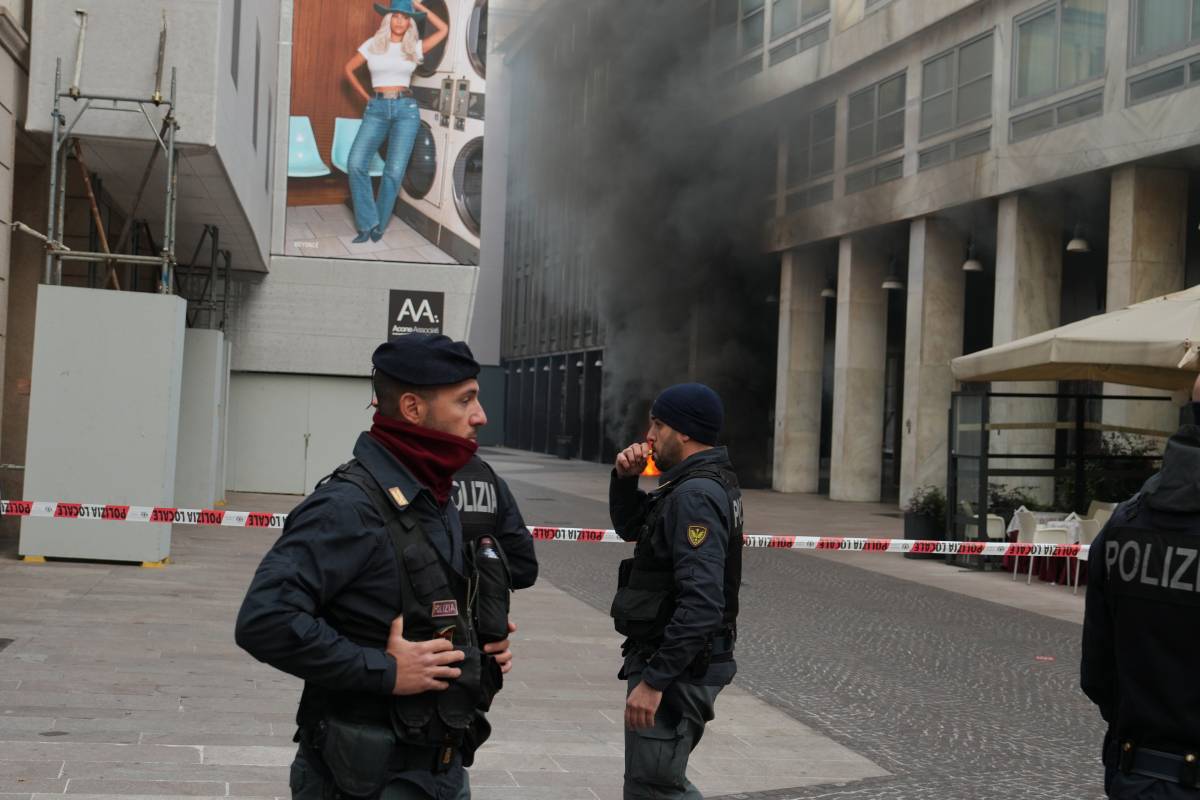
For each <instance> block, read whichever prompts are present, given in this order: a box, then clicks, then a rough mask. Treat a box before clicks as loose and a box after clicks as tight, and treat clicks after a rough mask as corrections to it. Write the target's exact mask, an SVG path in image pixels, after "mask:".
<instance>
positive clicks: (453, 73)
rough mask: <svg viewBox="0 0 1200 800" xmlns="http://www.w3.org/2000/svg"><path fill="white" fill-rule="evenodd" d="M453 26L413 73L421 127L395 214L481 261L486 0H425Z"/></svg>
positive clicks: (464, 259) (452, 252)
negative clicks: (430, 0)
mask: <svg viewBox="0 0 1200 800" xmlns="http://www.w3.org/2000/svg"><path fill="white" fill-rule="evenodd" d="M426 5H427V6H428V7H429V8H430V9H431V10H433V11H435V12H436V13H438V14H439V16H440V15H442V14H443V12H444V13H445V16H443V19H446V20H447V22H448V23H449V25H450V32H449V34H448V35H447V37H446V40H445V41H444V42H443V43H442V45H440V46H439V47H438V48H436V49H435V50H433V51H431V52H430V53H428V54H426V57H425V63H424V64H422V65H421V67H420V68H419V69H418V71H417V74H415V75H414V76H413V81H412V88H413V94H414V96H415V97H416V99H417V103H418V104H419V105H420V107H421V128H420V130H419V131H418V133H417V141H416V144H415V145H414V147H413V155H412V160H411V161H410V162H409V167H408V171H407V173H406V174H405V177H404V184H403V188H402V191H401V194H400V202H399V203H397V205H396V215H397V216H399V217H400V218H401V219H403V220H404V221H405V222H407V223H408V224H409V225H411V226H412V227H413V228H414V229H416V230H417V232H419V233H420V234H421V235H422V236H424V237H425V238H426V239H428V240H429V241H430V242H431V243H432V244H434V245H436V246H437V247H438V248H439V249H440V250H442V251H443V252H444V253H446V255H447V256H449V257H450V258H452V259H454V260H455V261H457V262H459V263H469V264H476V263H478V262H479V229H480V220H481V215H480V212H481V208H480V206H481V201H482V189H483V128H484V101H485V97H486V71H487V58H486V56H487V14H488V0H436V2H435V3H427V4H426Z"/></svg>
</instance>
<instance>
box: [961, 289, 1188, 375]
mask: <svg viewBox="0 0 1200 800" xmlns="http://www.w3.org/2000/svg"><path fill="white" fill-rule="evenodd" d="M950 368H951V371H952V372H953V373H954V377H955V379H957V380H959V381H963V382H979V381H1054V380H1060V381H1063V380H1088V381H1105V382H1107V383H1119V384H1125V385H1128V386H1143V387H1147V388H1152V389H1165V390H1167V391H1185V390H1188V389H1190V388H1191V386H1192V383H1193V382H1194V381H1195V380H1196V373H1197V372H1200V286H1196V287H1193V288H1191V289H1185V290H1184V291H1182V292H1175V293H1174V294H1168V295H1164V296H1162V297H1156V298H1154V299H1153V300H1146V301H1144V302H1141V303H1135V304H1133V305H1131V306H1128V307H1126V308H1123V309H1121V310H1119V311H1111V312H1109V313H1107V314H1098V315H1096V316H1094V317H1088V318H1087V319H1083V320H1080V321H1078V322H1072V323H1071V324H1070V325H1063V326H1062V327H1061V328H1054V329H1053V330H1049V331H1043V332H1042V333H1038V334H1034V335H1033V336H1027V337H1025V338H1024V339H1018V340H1016V341H1014V342H1008V343H1007V344H1002V345H998V346H996V347H992V348H990V349H988V350H981V351H980V352H978V353H972V354H970V355H967V356H961V357H959V358H956V359H954V360H953V361H951V362H950Z"/></svg>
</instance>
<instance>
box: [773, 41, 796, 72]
mask: <svg viewBox="0 0 1200 800" xmlns="http://www.w3.org/2000/svg"><path fill="white" fill-rule="evenodd" d="M796 52H797V50H796V40H795V39H792V40H791V41H790V42H788V43H787V44H781V45H779V47H776V48H773V49H772V50H771V66H772V67H773V66H775V65H776V64H778V63H779V62H780V61H787V60H788V59H789V58H791V57H792V56H794V55H796Z"/></svg>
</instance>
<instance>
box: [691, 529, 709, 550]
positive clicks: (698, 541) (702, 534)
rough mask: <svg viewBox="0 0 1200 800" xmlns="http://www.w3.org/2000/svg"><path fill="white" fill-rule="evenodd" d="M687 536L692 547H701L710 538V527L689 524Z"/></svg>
mask: <svg viewBox="0 0 1200 800" xmlns="http://www.w3.org/2000/svg"><path fill="white" fill-rule="evenodd" d="M687 537H688V544H690V545H691V546H692V547H699V546H700V545H702V544H704V540H705V539H707V538H708V528H706V527H704V526H703V525H688V531H687Z"/></svg>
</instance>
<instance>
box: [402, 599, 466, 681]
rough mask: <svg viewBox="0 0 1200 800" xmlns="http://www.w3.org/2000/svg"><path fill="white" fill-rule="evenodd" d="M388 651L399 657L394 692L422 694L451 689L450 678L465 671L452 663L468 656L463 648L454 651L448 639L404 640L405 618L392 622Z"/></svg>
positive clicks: (452, 678)
mask: <svg viewBox="0 0 1200 800" xmlns="http://www.w3.org/2000/svg"><path fill="white" fill-rule="evenodd" d="M387 652H388V654H389V655H390V656H392V658H394V659H396V685H395V686H393V687H392V694H421V693H422V692H440V691H442V690H443V689H446V688H449V686H450V684H449V683H447V681H452V680H454V679H455V678H457V677H458V676H459V675H461V674H462V670H460V669H459V668H458V667H451V666H450V665H451V664H457V663H459V662H460V661H462V660H463V659H464V658H466V656H465V655H464V654H463V651H462V650H455V649H454V645H452V644H450V642H448V641H446V640H445V639H430V640H429V641H428V642H410V641H409V640H408V639H405V638H404V617H396V619H394V620H393V621H392V630H391V632H390V633H389V634H388V643H387Z"/></svg>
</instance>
